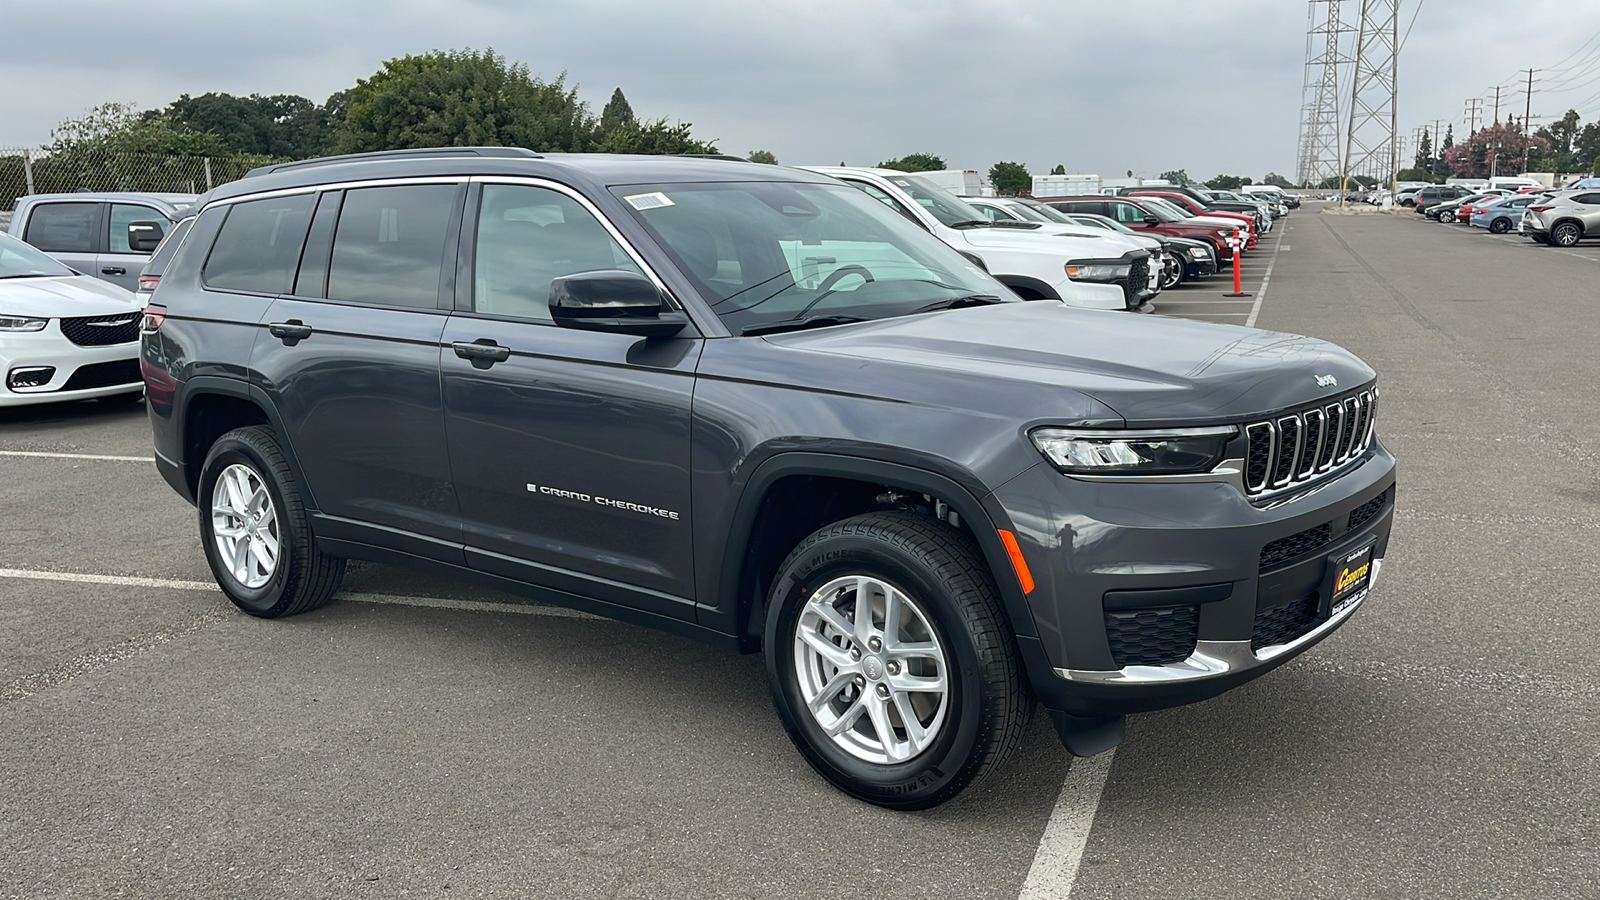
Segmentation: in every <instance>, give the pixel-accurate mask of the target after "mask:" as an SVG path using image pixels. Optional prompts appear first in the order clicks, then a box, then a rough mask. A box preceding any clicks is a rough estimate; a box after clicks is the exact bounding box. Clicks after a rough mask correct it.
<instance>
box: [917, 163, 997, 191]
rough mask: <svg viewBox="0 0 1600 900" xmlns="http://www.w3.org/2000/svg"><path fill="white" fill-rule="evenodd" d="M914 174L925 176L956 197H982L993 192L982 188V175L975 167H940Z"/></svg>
mask: <svg viewBox="0 0 1600 900" xmlns="http://www.w3.org/2000/svg"><path fill="white" fill-rule="evenodd" d="M916 175H917V177H918V178H926V179H927V180H929V181H931V182H933V183H934V184H936V185H938V186H939V187H942V188H944V189H945V190H947V191H949V192H950V193H952V194H955V195H956V196H957V197H983V196H987V195H988V194H992V193H993V191H987V192H986V191H985V190H984V187H985V185H984V183H983V176H982V175H981V174H979V172H978V170H977V169H940V170H938V171H936V172H918V173H916Z"/></svg>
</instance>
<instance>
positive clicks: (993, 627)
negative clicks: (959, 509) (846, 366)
mask: <svg viewBox="0 0 1600 900" xmlns="http://www.w3.org/2000/svg"><path fill="white" fill-rule="evenodd" d="M863 591H864V592H866V593H867V594H868V596H869V597H870V598H871V600H872V602H873V606H874V608H873V612H874V613H878V612H882V613H885V614H886V613H887V611H888V608H889V606H890V604H891V601H894V604H895V607H896V609H897V610H898V611H899V613H898V615H897V616H896V618H897V620H898V621H899V622H900V623H901V624H900V627H899V628H896V629H895V632H896V635H895V639H896V640H895V644H893V645H892V644H891V643H890V642H889V641H888V640H886V638H888V636H889V635H888V633H887V632H884V631H882V629H881V628H879V626H878V625H877V623H876V618H878V617H873V618H869V620H868V622H867V624H866V626H865V631H866V634H865V636H863V632H862V631H858V630H856V627H857V626H856V622H855V610H856V609H857V607H858V602H857V601H858V597H859V596H860V595H861V594H862V593H863ZM879 604H881V610H880V609H879V608H878V607H879ZM830 610H831V612H828V611H830ZM861 641H864V643H858V642H861ZM907 642H915V643H918V644H919V645H920V646H919V650H918V652H917V653H915V654H906V655H900V654H897V653H896V652H895V651H894V649H893V647H894V646H895V645H901V646H903V645H905V644H906V643H907ZM764 646H765V650H766V658H767V678H768V681H769V683H770V686H771V688H772V699H773V702H774V703H775V704H776V706H777V708H778V714H779V716H780V717H781V718H782V720H783V725H784V728H785V729H786V730H787V731H788V732H789V737H790V739H791V740H793V741H794V744H795V746H796V747H797V748H799V750H800V753H801V755H803V756H804V757H805V758H806V761H807V762H809V763H810V764H811V766H812V768H814V769H816V771H817V773H818V774H820V775H821V776H822V777H823V778H826V779H827V780H828V781H830V782H832V783H833V785H834V786H835V787H837V788H838V789H839V790H841V791H843V792H845V793H847V794H849V795H851V796H853V797H856V798H858V799H860V800H865V801H866V802H868V803H873V804H876V805H878V806H883V807H887V808H889V809H905V810H910V809H927V808H929V807H933V806H937V805H939V804H941V803H944V802H945V801H947V800H949V799H951V798H952V797H955V796H956V795H957V794H959V793H961V791H962V790H964V789H965V788H967V787H969V786H971V785H973V784H975V783H977V782H978V781H979V780H981V779H982V778H984V777H985V776H986V775H988V774H989V773H990V772H992V771H993V770H994V769H995V768H996V767H997V766H998V765H999V764H1000V763H1001V762H1002V761H1003V760H1004V759H1005V758H1006V757H1007V756H1008V755H1010V753H1011V752H1012V751H1013V750H1015V749H1016V746H1017V744H1018V742H1019V741H1020V740H1021V738H1022V733H1023V730H1024V729H1025V728H1026V727H1027V722H1028V718H1029V716H1030V715H1031V714H1032V711H1033V705H1034V700H1033V695H1032V693H1031V692H1030V691H1029V689H1028V686H1027V683H1026V681H1025V680H1024V679H1023V677H1022V667H1021V664H1020V662H1019V660H1018V653H1017V649H1016V638H1015V636H1014V635H1013V633H1012V630H1011V626H1010V624H1009V623H1008V622H1007V621H1006V618H1005V616H1004V614H1003V613H1002V612H1001V608H1000V596H999V591H998V590H997V589H996V588H995V585H994V581H993V580H992V578H991V577H990V575H989V571H988V568H987V566H986V565H985V564H984V562H983V558H982V556H981V555H980V553H979V552H978V549H977V547H976V546H975V545H974V544H973V542H972V540H971V538H970V537H968V536H967V535H965V534H963V533H962V532H960V531H958V530H956V529H955V528H952V527H951V526H949V525H947V524H945V523H944V522H940V521H938V520H936V519H932V518H930V517H928V516H925V515H919V514H915V513H910V512H882V513H869V514H866V515H861V516H856V517H855V518H851V519H846V520H844V521H841V522H835V523H834V524H832V525H828V526H826V527H824V528H822V529H820V530H818V531H817V532H815V533H814V534H812V535H811V536H810V537H808V538H806V539H805V540H804V541H801V542H800V545H799V546H798V547H796V548H795V549H794V550H793V552H791V553H790V554H789V557H788V559H786V560H784V562H783V565H782V567H781V568H780V569H779V572H778V577H777V578H776V580H775V582H774V584H773V587H772V591H771V594H770V597H769V599H768V604H767V616H766V629H765V634H764ZM930 648H931V649H930ZM913 667H915V668H916V669H917V671H916V672H915V673H913V672H912V671H911V669H912V668H913ZM897 670H898V671H901V672H903V673H904V674H902V675H899V677H898V683H899V684H901V685H902V686H903V685H904V684H905V683H906V682H908V681H910V680H911V679H913V678H922V679H926V681H924V682H923V683H925V684H930V685H931V684H934V683H935V681H936V680H937V679H940V678H941V677H942V684H943V692H942V694H941V693H938V692H936V691H933V690H927V691H915V690H909V689H905V688H904V687H902V688H899V689H893V690H891V685H893V684H896V683H897V679H896V675H897ZM808 699H809V700H810V701H811V702H809V703H808ZM813 706H816V707H817V711H816V712H813V711H812V707H813ZM908 712H909V713H910V717H911V718H915V719H916V720H917V723H918V729H917V731H918V732H922V733H921V734H920V736H919V734H918V733H916V732H913V731H912V730H911V729H908V728H906V727H905V726H906V725H907V724H908V718H907V713H908ZM896 722H898V723H899V724H898V725H897V724H896ZM878 723H882V724H881V725H880V724H878ZM825 726H832V727H834V728H835V729H837V735H838V736H837V737H833V736H830V735H829V734H828V732H827V731H826V730H825ZM923 729H926V730H925V731H923ZM884 732H887V733H888V734H889V740H883V737H882V736H883V734H884ZM902 736H903V739H902Z"/></svg>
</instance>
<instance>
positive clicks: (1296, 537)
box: [1261, 525, 1333, 572]
mask: <svg viewBox="0 0 1600 900" xmlns="http://www.w3.org/2000/svg"><path fill="white" fill-rule="evenodd" d="M1332 539H1333V526H1332V525H1318V526H1317V527H1315V528H1307V529H1306V530H1305V531H1302V532H1300V533H1298V534H1291V535H1289V536H1288V537H1286V538H1278V539H1277V540H1275V541H1273V542H1272V543H1270V544H1268V545H1266V546H1265V547H1262V548H1261V571H1263V572H1265V571H1266V570H1268V569H1270V568H1272V567H1274V566H1276V565H1278V564H1279V563H1284V562H1288V561H1289V560H1291V559H1294V558H1295V557H1297V556H1303V555H1305V554H1307V553H1310V552H1311V551H1313V550H1315V549H1317V548H1318V547H1321V546H1322V545H1323V544H1326V543H1327V542H1328V541H1330V540H1332Z"/></svg>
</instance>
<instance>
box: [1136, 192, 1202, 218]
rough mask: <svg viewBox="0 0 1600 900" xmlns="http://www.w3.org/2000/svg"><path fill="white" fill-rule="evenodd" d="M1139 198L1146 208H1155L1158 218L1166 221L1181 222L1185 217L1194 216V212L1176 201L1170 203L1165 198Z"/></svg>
mask: <svg viewBox="0 0 1600 900" xmlns="http://www.w3.org/2000/svg"><path fill="white" fill-rule="evenodd" d="M1139 199H1140V201H1142V202H1143V205H1144V208H1145V209H1148V210H1153V211H1154V212H1155V215H1156V218H1158V219H1161V220H1162V221H1164V222H1181V221H1183V220H1184V219H1192V218H1194V213H1192V212H1190V211H1189V210H1187V209H1184V208H1183V207H1181V206H1179V205H1177V204H1176V203H1170V202H1168V201H1167V200H1165V199H1164V198H1161V197H1140V198H1139ZM1163 213H1165V215H1163Z"/></svg>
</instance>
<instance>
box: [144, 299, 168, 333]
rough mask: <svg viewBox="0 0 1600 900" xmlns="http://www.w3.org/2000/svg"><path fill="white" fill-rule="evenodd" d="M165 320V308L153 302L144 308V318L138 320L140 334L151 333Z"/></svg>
mask: <svg viewBox="0 0 1600 900" xmlns="http://www.w3.org/2000/svg"><path fill="white" fill-rule="evenodd" d="M166 320H167V308H166V307H165V306H156V305H154V304H152V305H150V306H146V307H145V308H144V318H142V319H140V320H139V332H140V333H141V334H153V333H154V332H155V331H156V329H158V328H160V327H161V323H162V322H165V321H166Z"/></svg>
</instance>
